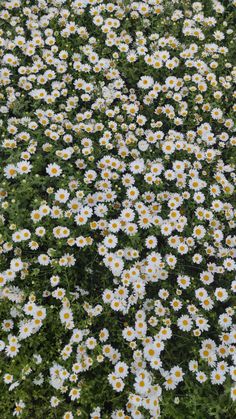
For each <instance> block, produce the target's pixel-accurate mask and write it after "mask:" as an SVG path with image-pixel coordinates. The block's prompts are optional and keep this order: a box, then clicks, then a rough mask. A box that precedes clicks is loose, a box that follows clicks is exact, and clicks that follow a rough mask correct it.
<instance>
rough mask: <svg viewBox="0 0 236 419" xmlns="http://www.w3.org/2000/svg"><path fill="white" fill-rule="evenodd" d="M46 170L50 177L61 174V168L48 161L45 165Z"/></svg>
mask: <svg viewBox="0 0 236 419" xmlns="http://www.w3.org/2000/svg"><path fill="white" fill-rule="evenodd" d="M46 172H47V173H48V174H49V176H50V177H58V176H60V175H61V174H62V169H61V167H60V166H59V165H58V164H56V163H50V164H48V165H47V167H46Z"/></svg>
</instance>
